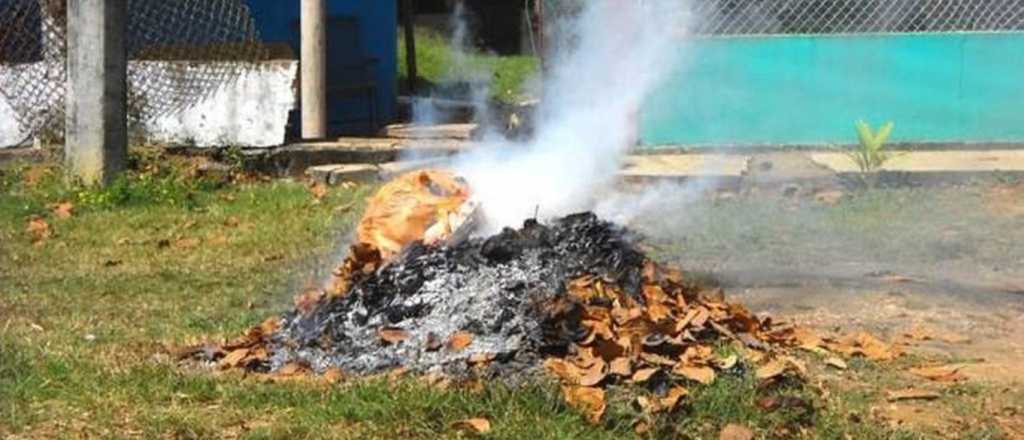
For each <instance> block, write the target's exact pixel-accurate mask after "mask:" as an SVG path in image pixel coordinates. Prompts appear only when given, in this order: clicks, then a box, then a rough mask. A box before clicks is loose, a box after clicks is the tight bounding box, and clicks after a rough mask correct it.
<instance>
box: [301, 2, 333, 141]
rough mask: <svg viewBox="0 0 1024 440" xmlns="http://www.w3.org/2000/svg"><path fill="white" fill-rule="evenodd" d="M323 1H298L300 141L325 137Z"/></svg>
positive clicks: (325, 72)
mask: <svg viewBox="0 0 1024 440" xmlns="http://www.w3.org/2000/svg"><path fill="white" fill-rule="evenodd" d="M325 15H326V11H325V9H324V0H302V17H301V22H302V42H301V45H302V55H301V56H302V59H301V60H300V62H301V65H302V85H301V88H302V137H303V139H323V138H325V137H327V81H326V79H327V78H326V77H327V28H326V18H325Z"/></svg>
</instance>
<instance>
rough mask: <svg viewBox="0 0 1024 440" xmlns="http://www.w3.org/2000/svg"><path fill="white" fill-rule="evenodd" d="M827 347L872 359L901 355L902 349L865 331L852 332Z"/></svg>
mask: <svg viewBox="0 0 1024 440" xmlns="http://www.w3.org/2000/svg"><path fill="white" fill-rule="evenodd" d="M829 348H831V349H832V350H834V351H837V352H840V353H843V354H846V355H862V356H864V357H866V358H868V359H871V360H874V361H889V360H893V359H896V358H897V357H899V356H900V355H902V354H903V353H902V351H901V350H900V349H899V348H898V347H896V346H894V345H892V344H888V343H885V342H883V341H882V340H880V339H878V338H876V337H874V336H872V335H871V334H869V333H866V332H858V333H853V334H850V335H847V336H844V337H843V338H841V339H839V341H838V342H837V343H835V344H832V345H831V346H830V347H829Z"/></svg>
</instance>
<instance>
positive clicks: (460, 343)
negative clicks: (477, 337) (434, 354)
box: [448, 332, 473, 352]
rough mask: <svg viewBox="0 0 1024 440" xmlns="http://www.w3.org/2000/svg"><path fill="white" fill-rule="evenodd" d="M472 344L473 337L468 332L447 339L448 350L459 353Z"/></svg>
mask: <svg viewBox="0 0 1024 440" xmlns="http://www.w3.org/2000/svg"><path fill="white" fill-rule="evenodd" d="M472 343H473V335H472V334H471V333H468V332H458V333H455V334H453V335H451V336H450V337H449V338H448V349H449V350H451V351H455V352H459V351H462V350H465V349H466V348H467V347H469V346H470V344H472Z"/></svg>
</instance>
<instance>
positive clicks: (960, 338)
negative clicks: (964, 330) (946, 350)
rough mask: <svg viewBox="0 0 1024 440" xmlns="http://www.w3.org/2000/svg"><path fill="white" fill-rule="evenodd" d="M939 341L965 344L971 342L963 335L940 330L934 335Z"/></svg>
mask: <svg viewBox="0 0 1024 440" xmlns="http://www.w3.org/2000/svg"><path fill="white" fill-rule="evenodd" d="M935 337H936V338H938V339H939V340H940V341H942V342H945V343H947V344H966V343H968V342H971V338H968V337H967V336H964V335H954V334H952V333H947V332H942V333H939V334H938V335H936V336H935Z"/></svg>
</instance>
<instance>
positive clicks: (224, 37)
mask: <svg viewBox="0 0 1024 440" xmlns="http://www.w3.org/2000/svg"><path fill="white" fill-rule="evenodd" d="M67 1H69V0H0V97H2V98H3V99H4V100H5V101H6V103H7V105H9V106H10V107H11V109H12V110H13V111H14V114H15V115H16V117H17V118H18V122H19V123H20V125H21V126H22V127H23V129H24V131H25V132H27V133H29V135H30V136H47V137H52V138H59V137H61V136H62V135H63V124H64V102H65V90H66V85H65V80H66V78H67V71H66V63H65V61H66V58H67V38H66V36H67ZM70 1H75V0H70ZM125 43H126V46H127V52H128V59H129V65H128V113H129V123H134V122H139V121H144V120H150V119H152V118H156V117H159V116H163V115H168V114H173V113H176V112H181V111H182V110H184V109H187V108H189V106H191V105H193V104H195V103H196V102H199V101H200V100H202V99H204V98H206V97H208V96H210V95H211V94H212V93H213V92H215V91H217V90H218V89H219V88H221V87H223V86H225V85H227V84H230V83H231V82H232V81H234V80H235V79H237V78H238V77H239V76H241V75H243V74H244V73H245V72H247V71H250V70H253V69H257V68H258V66H259V65H258V62H259V61H263V60H265V59H267V58H268V53H267V50H266V48H265V47H264V45H263V44H261V42H260V39H259V35H258V32H257V30H256V25H255V22H254V21H253V18H252V15H251V14H250V12H249V8H248V6H247V5H246V4H245V1H244V0H128V21H127V23H126V35H125ZM0 105H3V104H2V103H0Z"/></svg>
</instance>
